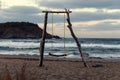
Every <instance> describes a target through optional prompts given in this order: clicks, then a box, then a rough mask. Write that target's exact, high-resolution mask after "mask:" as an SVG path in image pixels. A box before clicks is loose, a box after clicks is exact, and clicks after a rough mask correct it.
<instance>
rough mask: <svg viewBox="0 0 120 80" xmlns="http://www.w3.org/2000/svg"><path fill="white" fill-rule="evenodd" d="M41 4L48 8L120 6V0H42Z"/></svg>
mask: <svg viewBox="0 0 120 80" xmlns="http://www.w3.org/2000/svg"><path fill="white" fill-rule="evenodd" d="M39 5H40V6H43V7H47V8H70V9H72V8H86V7H87V8H91V7H92V8H94V7H95V8H113V9H119V8H120V0H69V1H68V0H40V2H39Z"/></svg>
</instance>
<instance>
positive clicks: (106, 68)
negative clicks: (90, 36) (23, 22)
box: [0, 56, 120, 80]
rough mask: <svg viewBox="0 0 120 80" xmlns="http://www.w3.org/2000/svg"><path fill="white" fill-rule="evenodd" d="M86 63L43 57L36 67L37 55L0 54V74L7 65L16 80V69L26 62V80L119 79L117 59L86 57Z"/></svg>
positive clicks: (119, 63)
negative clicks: (27, 56) (42, 61)
mask: <svg viewBox="0 0 120 80" xmlns="http://www.w3.org/2000/svg"><path fill="white" fill-rule="evenodd" d="M87 63H88V65H89V68H85V67H84V65H83V63H82V62H81V61H80V60H77V59H64V58H63V59H61V58H60V59H59V58H45V60H44V66H43V67H38V65H39V59H38V57H29V59H28V58H26V57H21V56H0V74H1V75H2V74H3V73H4V70H5V65H7V68H8V70H9V72H10V75H11V76H12V78H13V80H16V70H17V72H18V73H19V74H20V72H21V68H22V66H23V65H25V64H26V66H25V75H26V76H25V78H26V80H120V60H119V59H116V60H115V59H113V60H105V59H87ZM1 75H0V76H1Z"/></svg>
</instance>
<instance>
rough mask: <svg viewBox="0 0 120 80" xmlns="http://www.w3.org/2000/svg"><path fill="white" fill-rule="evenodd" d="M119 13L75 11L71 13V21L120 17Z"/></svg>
mask: <svg viewBox="0 0 120 80" xmlns="http://www.w3.org/2000/svg"><path fill="white" fill-rule="evenodd" d="M119 14H120V13H105V12H99V11H98V12H94V13H91V12H77V13H73V14H71V19H72V20H73V21H75V22H76V21H92V20H105V19H120V15H119Z"/></svg>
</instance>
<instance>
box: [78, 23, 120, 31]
mask: <svg viewBox="0 0 120 80" xmlns="http://www.w3.org/2000/svg"><path fill="white" fill-rule="evenodd" d="M119 26H120V23H116V22H114V21H113V22H112V21H110V22H109V21H108V22H107V21H106V22H101V23H99V24H95V25H91V26H82V27H79V28H80V30H85V31H115V30H120V27H119Z"/></svg>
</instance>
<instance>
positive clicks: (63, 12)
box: [42, 11, 72, 13]
mask: <svg viewBox="0 0 120 80" xmlns="http://www.w3.org/2000/svg"><path fill="white" fill-rule="evenodd" d="M42 12H43V13H46V12H47V13H66V11H42ZM68 13H72V11H68Z"/></svg>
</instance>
